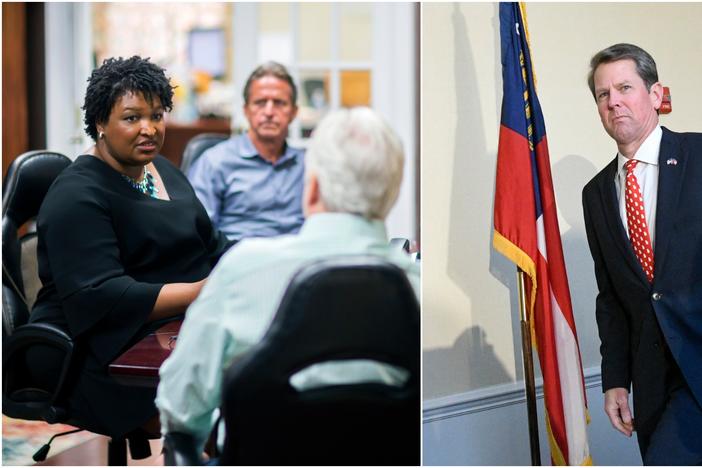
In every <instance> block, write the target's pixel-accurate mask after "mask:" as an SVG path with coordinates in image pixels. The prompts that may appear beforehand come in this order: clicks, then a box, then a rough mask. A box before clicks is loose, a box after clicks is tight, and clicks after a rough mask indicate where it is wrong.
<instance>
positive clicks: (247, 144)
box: [239, 132, 300, 165]
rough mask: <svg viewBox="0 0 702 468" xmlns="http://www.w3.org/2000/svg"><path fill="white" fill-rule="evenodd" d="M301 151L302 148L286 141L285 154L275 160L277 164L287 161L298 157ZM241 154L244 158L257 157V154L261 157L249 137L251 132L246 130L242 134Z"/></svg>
mask: <svg viewBox="0 0 702 468" xmlns="http://www.w3.org/2000/svg"><path fill="white" fill-rule="evenodd" d="M299 153H300V150H299V149H297V148H293V147H292V146H290V145H289V144H288V142H287V141H286V142H285V151H284V152H283V155H282V156H281V157H280V158H278V160H277V161H276V162H275V164H276V165H277V164H282V163H284V162H285V161H288V160H291V159H294V158H296V157H297V155H298V154H299ZM239 154H240V155H241V157H243V158H255V157H256V156H258V157H261V156H260V155H259V154H258V150H257V149H256V147H255V146H254V144H253V142H252V141H251V138H249V133H248V132H244V133H242V134H241V146H240V148H239Z"/></svg>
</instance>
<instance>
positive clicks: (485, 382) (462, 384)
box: [422, 326, 511, 395]
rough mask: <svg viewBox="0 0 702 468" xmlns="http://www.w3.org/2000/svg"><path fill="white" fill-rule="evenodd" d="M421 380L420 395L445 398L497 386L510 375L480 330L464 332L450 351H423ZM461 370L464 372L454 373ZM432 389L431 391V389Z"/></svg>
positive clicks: (439, 349) (509, 379)
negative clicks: (422, 391)
mask: <svg viewBox="0 0 702 468" xmlns="http://www.w3.org/2000/svg"><path fill="white" fill-rule="evenodd" d="M423 359H424V367H423V371H422V373H423V375H422V379H423V381H424V392H425V393H428V394H436V393H438V391H437V390H440V391H441V392H442V393H444V394H447V395H453V394H456V393H462V392H465V391H466V390H467V389H470V388H475V387H476V386H475V382H480V386H481V387H487V386H491V385H499V384H502V383H505V382H509V381H511V377H510V375H509V374H508V373H507V370H506V369H505V368H504V366H503V365H502V363H501V362H500V360H499V359H498V358H497V356H496V355H495V352H494V351H493V347H492V345H491V344H490V343H488V341H487V339H486V335H485V331H483V330H482V329H481V328H480V327H477V326H475V327H471V328H469V329H467V330H466V331H464V332H463V333H462V334H461V335H460V336H459V337H458V338H456V341H454V343H453V346H451V347H450V348H435V349H431V350H428V351H425V352H424V357H423ZM457 369H465V370H466V371H467V373H463V372H456V370H457ZM434 386H435V387H436V389H435V388H432V387H434Z"/></svg>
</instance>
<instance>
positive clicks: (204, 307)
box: [156, 107, 419, 448]
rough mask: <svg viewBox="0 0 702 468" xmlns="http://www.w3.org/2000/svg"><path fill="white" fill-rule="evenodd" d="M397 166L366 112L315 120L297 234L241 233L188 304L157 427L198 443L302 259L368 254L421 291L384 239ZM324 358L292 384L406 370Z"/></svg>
mask: <svg viewBox="0 0 702 468" xmlns="http://www.w3.org/2000/svg"><path fill="white" fill-rule="evenodd" d="M403 165H404V155H403V151H402V146H401V143H400V141H399V138H398V137H397V134H396V133H395V132H394V131H393V130H392V129H391V128H390V127H389V126H388V125H387V124H386V123H385V122H384V121H383V120H382V119H381V118H380V117H379V116H378V114H376V113H375V112H374V111H373V110H371V109H368V108H363V107H358V108H353V109H343V110H338V111H334V112H331V113H330V114H329V115H328V116H326V117H325V118H324V119H323V120H322V121H321V122H320V124H319V125H318V127H317V129H316V131H315V132H314V135H313V136H312V140H311V142H310V146H309V149H308V150H307V156H306V168H305V186H304V193H303V201H302V203H303V211H304V214H305V222H304V224H303V226H302V228H301V230H300V232H299V233H298V234H294V235H284V236H280V237H273V238H249V239H244V240H243V241H241V242H240V243H239V244H237V245H236V246H235V247H234V248H232V249H231V250H230V252H229V253H228V254H226V255H225V256H224V257H222V259H221V260H220V262H219V264H218V266H217V267H216V268H215V270H214V271H213V272H212V274H211V275H210V277H209V280H208V281H207V283H206V284H205V286H204V287H203V289H202V292H201V294H200V295H199V297H198V298H197V300H196V301H195V302H194V303H193V304H192V305H191V306H190V308H189V309H188V311H187V313H186V317H185V322H184V323H183V326H182V328H181V330H180V334H179V336H178V346H177V347H176V348H175V350H174V352H173V354H172V355H171V356H170V357H169V358H168V359H167V360H166V362H165V363H164V364H163V366H162V367H161V371H160V376H161V382H160V385H159V387H158V396H157V398H156V405H157V406H158V408H159V411H160V414H161V428H162V434H166V433H172V432H181V433H187V434H190V435H192V436H194V437H195V438H196V440H197V441H198V442H199V443H200V447H201V448H202V447H204V445H205V442H206V441H207V439H208V437H209V435H210V432H211V430H212V428H213V426H214V424H215V422H216V418H217V416H218V410H217V409H218V407H219V406H220V403H221V394H222V377H223V373H224V371H225V370H226V369H227V368H228V366H229V364H230V363H231V362H232V360H233V358H234V357H235V356H237V355H239V354H241V353H243V352H245V351H247V350H248V349H249V348H250V347H251V346H253V345H255V344H257V343H258V342H259V341H260V340H261V338H262V337H263V335H264V334H265V332H266V331H267V328H268V325H269V324H270V322H271V320H272V319H273V316H274V314H275V312H276V309H277V307H278V304H279V302H280V300H281V298H282V296H283V294H284V292H285V290H286V288H287V286H288V284H289V282H290V280H291V278H292V276H293V275H294V274H295V272H297V271H298V270H299V269H300V268H301V267H302V266H303V265H305V264H307V263H309V262H311V261H313V260H317V259H324V258H327V257H332V256H337V255H354V254H359V255H368V254H370V255H375V256H378V257H382V258H383V259H385V260H388V261H390V262H392V263H394V264H396V265H398V266H399V267H400V268H402V269H403V270H404V271H405V272H406V273H407V276H408V278H409V280H410V282H411V284H412V286H413V287H414V290H415V293H417V292H418V291H419V268H418V265H417V264H416V263H415V262H413V261H412V260H411V258H410V257H409V256H408V255H407V254H406V253H405V252H403V251H401V250H400V249H394V248H391V247H390V246H389V245H388V239H387V234H386V231H385V224H384V219H385V217H386V216H387V214H388V212H389V211H390V209H391V208H392V206H393V205H394V203H395V201H396V200H397V195H398V192H399V189H400V183H401V181H402V170H403ZM324 364H325V365H324V366H323V367H321V368H320V367H316V368H315V366H311V367H310V368H308V369H303V370H302V371H300V372H298V373H297V374H296V375H295V376H294V379H291V381H294V386H296V388H297V389H298V390H303V389H305V388H310V387H314V386H319V385H326V384H329V385H331V384H343V383H353V382H358V381H377V382H383V383H386V384H389V385H393V384H395V385H402V384H403V383H404V381H405V380H406V379H407V377H408V375H407V372H406V371H405V370H403V369H399V368H395V367H392V366H389V365H386V364H381V363H377V362H373V361H356V362H341V361H333V362H331V363H324ZM223 432H224V431H220V432H219V436H220V437H219V439H220V444H221V441H222V440H223Z"/></svg>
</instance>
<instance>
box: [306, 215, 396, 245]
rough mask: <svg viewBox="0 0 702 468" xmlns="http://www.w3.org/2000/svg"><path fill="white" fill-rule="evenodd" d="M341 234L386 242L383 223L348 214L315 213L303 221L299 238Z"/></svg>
mask: <svg viewBox="0 0 702 468" xmlns="http://www.w3.org/2000/svg"><path fill="white" fill-rule="evenodd" d="M329 233H343V235H344V236H351V237H356V236H359V237H360V236H367V237H371V238H376V239H379V240H383V241H386V240H387V233H386V231H385V223H384V222H383V221H382V220H379V219H366V218H364V217H363V216H358V215H354V214H350V213H317V214H314V215H312V216H310V217H309V218H307V219H306V220H305V223H304V224H303V225H302V228H301V229H300V235H301V236H305V237H307V236H316V235H326V236H328V235H329Z"/></svg>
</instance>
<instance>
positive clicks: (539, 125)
mask: <svg viewBox="0 0 702 468" xmlns="http://www.w3.org/2000/svg"><path fill="white" fill-rule="evenodd" d="M524 17H525V15H524V5H523V4H520V3H500V37H501V46H502V81H503V100H502V118H501V122H500V141H499V147H498V155H497V176H496V184H495V216H494V219H495V231H494V236H493V246H494V248H495V249H496V250H497V251H499V252H500V253H502V254H503V255H505V256H506V257H507V258H509V259H510V260H511V261H513V262H514V263H515V264H516V265H517V266H518V267H519V268H520V269H521V270H523V271H524V272H525V274H526V279H525V283H526V293H527V308H528V310H527V312H528V317H529V322H530V324H531V333H532V336H533V337H534V340H533V342H534V343H535V347H536V348H537V351H538V355H539V362H540V363H541V373H542V375H543V379H544V401H545V406H546V428H547V431H548V438H549V445H550V448H551V461H552V463H553V464H554V465H591V464H592V459H591V457H590V450H589V447H588V440H587V422H588V412H587V401H586V397H585V386H584V380H583V371H582V362H581V358H580V349H579V346H578V337H577V333H576V330H575V321H574V320H573V308H572V305H571V300H570V291H569V289H568V276H567V274H566V270H565V263H564V261H563V248H562V247H561V237H560V230H559V228H558V218H557V215H556V200H555V196H554V192H553V182H552V180H551V165H550V162H549V156H548V145H547V139H546V128H545V125H544V119H543V115H542V113H541V106H540V105H539V100H538V98H537V96H536V87H535V84H534V73H533V68H532V62H531V54H530V49H529V37H528V31H527V29H526V22H525V20H524Z"/></svg>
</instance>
